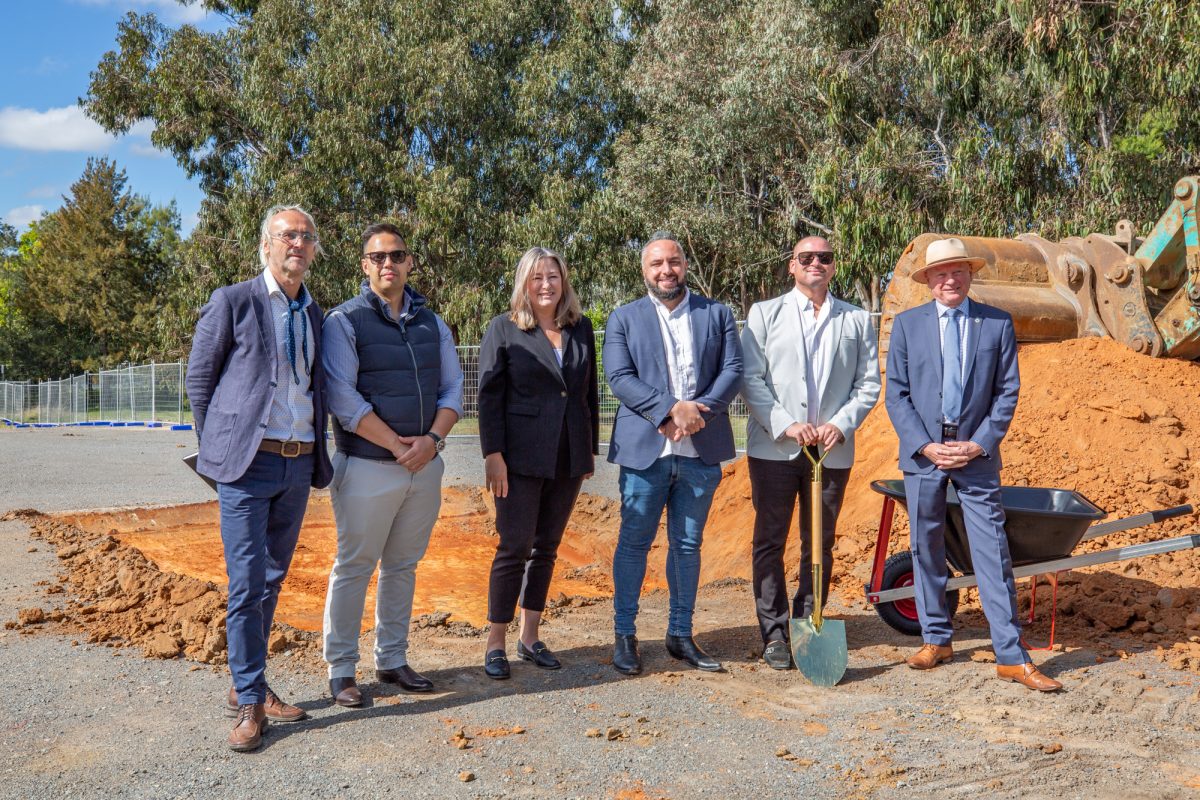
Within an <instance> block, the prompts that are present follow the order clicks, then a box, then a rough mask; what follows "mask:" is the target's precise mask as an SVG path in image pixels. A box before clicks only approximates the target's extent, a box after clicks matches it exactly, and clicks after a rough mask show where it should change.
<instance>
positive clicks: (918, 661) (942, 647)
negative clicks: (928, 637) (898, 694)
mask: <svg viewBox="0 0 1200 800" xmlns="http://www.w3.org/2000/svg"><path fill="white" fill-rule="evenodd" d="M953 658H954V648H953V647H951V646H950V645H948V644H929V643H928V642H926V643H925V644H923V645H921V649H920V650H918V651H917V652H915V653H913V654H912V655H911V656H909V657H908V658H906V659H904V663H905V664H908V665H909V666H910V667H912V668H913V669H933V668H934V667H936V666H937V665H938V664H941V663H944V662H946V661H950V660H952V659H953Z"/></svg>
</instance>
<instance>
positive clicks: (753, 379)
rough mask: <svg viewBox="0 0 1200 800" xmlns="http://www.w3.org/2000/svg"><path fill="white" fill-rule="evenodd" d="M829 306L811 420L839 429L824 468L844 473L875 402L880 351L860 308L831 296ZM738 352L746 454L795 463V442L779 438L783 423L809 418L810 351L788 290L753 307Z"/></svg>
mask: <svg viewBox="0 0 1200 800" xmlns="http://www.w3.org/2000/svg"><path fill="white" fill-rule="evenodd" d="M830 303H831V306H830V309H829V322H828V326H829V327H828V329H827V330H826V332H825V335H826V336H829V337H830V338H831V339H832V340H833V363H832V364H831V365H830V369H829V374H828V377H827V378H826V381H825V383H823V384H822V385H821V386H819V387H818V389H819V394H820V399H821V405H820V408H819V409H818V412H817V420H818V422H819V423H826V422H828V423H831V424H833V425H835V426H837V428H838V430H840V431H841V432H842V434H843V435H844V436H845V437H846V441H845V443H844V444H842V445H840V446H838V447H835V448H834V449H833V450H831V451H830V452H829V455H828V456H827V457H826V459H825V465H826V466H828V467H832V468H835V469H839V468H841V469H846V468H849V467H850V466H852V465H853V464H854V432H855V431H856V430H858V426H860V425H862V422H863V420H864V419H866V418H867V413H868V412H870V410H871V409H872V408H874V407H875V401H876V400H878V399H879V390H880V384H879V351H878V347H877V346H876V343H875V340H876V334H875V328H874V327H873V326H872V325H871V316H870V315H869V314H868V313H867V312H866V311H864V310H863V309H861V308H859V307H858V306H855V305H851V304H850V303H846V302H843V301H841V300H838V299H837V298H836V297H830ZM742 354H743V356H742V357H743V360H744V362H745V367H746V372H745V375H744V376H743V377H742V397H744V398H745V400H746V405H747V406H748V407H749V408H750V419H749V421H748V422H747V423H746V454H747V455H750V456H753V457H754V458H763V459H768V460H772V461H784V460H789V459H793V458H796V457H797V456H798V455H800V447H799V446H798V445H797V444H796V442H795V440H794V439H788V438H781V437H783V432H784V431H785V430H787V428H788V426H789V425H791V424H792V423H794V422H804V421H806V420H807V419H808V389H807V384H806V380H805V376H806V375H807V374H808V370H809V363H808V353H807V351H806V350H805V347H804V335H803V333H802V331H801V328H800V309H799V307H798V305H797V303H796V296H795V293H794V292H790V291H789V292H787V293H786V294H784V295H782V296H780V297H776V298H773V299H771V300H764V301H763V302H761V303H755V304H754V305H753V306H751V308H750V314H749V316H748V317H747V318H746V327H745V328H744V329H743V330H742Z"/></svg>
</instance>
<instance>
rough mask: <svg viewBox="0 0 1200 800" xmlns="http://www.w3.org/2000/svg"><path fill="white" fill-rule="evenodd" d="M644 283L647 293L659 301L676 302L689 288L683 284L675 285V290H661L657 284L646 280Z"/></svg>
mask: <svg viewBox="0 0 1200 800" xmlns="http://www.w3.org/2000/svg"><path fill="white" fill-rule="evenodd" d="M643 283H645V284H646V291H648V292H649V293H650V294H652V295H654V296H655V297H657V298H658V299H659V300H674V299H675V298H677V297H679V296H680V295H681V294H683V290H684V289H686V288H687V286H686V285H685V284H683V283H682V282H681V283H677V284H675V288H674V289H660V288H658V285H657V284H655V283H652V282H650V281H648V280H645V279H643Z"/></svg>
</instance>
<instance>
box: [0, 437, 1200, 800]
mask: <svg viewBox="0 0 1200 800" xmlns="http://www.w3.org/2000/svg"><path fill="white" fill-rule="evenodd" d="M67 433H68V432H64V431H61V430H33V431H30V430H25V431H11V430H9V431H5V430H0V513H2V512H3V511H5V510H8V509H10V508H26V507H35V508H40V509H42V510H64V509H85V508H97V507H111V506H123V505H142V504H148V503H153V504H160V503H178V502H189V501H196V500H204V499H207V498H209V497H210V495H209V494H208V489H207V488H206V487H204V486H203V484H201V483H200V482H199V481H198V480H196V479H195V478H194V477H193V476H191V475H190V474H188V473H187V472H186V471H185V468H183V467H182V466H181V465H179V464H178V463H177V461H178V458H179V457H180V456H181V455H183V454H184V453H185V452H187V451H188V448H189V447H191V446H192V444H193V440H192V439H191V434H172V433H170V432H164V431H119V430H108V431H101V430H93V431H87V432H86V433H85V432H74V433H73V434H72V435H70V436H68V435H67ZM476 447H477V445H476V444H475V443H474V442H473V441H470V440H468V441H465V442H464V441H456V442H455V443H454V444H453V445H452V446H451V448H450V450H449V451H448V455H447V464H448V466H449V467H450V473H451V474H452V475H453V478H452V480H455V481H457V482H463V483H469V484H477V483H478V477H479V475H480V468H479V464H478V456H477V455H475V454H476V453H477V450H476V449H475V448H476ZM592 484H593V485H589V486H588V487H587V490H588V491H592V492H596V493H599V492H601V491H604V490H605V489H604V487H605V486H609V485H611V486H615V480H613V478H612V475H611V474H608V475H607V476H605V475H601V476H599V477H598V478H597V479H594V480H593V482H592ZM57 570H58V566H57V559H56V558H55V557H54V555H53V553H52V552H50V551H49V548H48V547H47V546H46V545H45V544H44V543H41V542H38V541H35V540H32V539H31V538H30V536H29V534H28V531H27V529H26V527H25V525H24V524H22V523H19V522H0V620H11V619H13V618H14V617H15V616H16V613H17V611H18V610H19V609H21V608H25V607H28V606H31V605H38V606H42V607H49V606H50V605H52V603H53V602H54V601H56V600H57V601H58V602H61V600H62V598H63V595H61V594H60V595H52V596H50V597H49V598H48V597H47V596H46V595H45V594H44V585H42V583H43V582H46V581H50V580H52V579H53V577H54V575H55V574H56V572H57ZM665 601H666V598H665V595H664V594H663V593H655V594H651V595H649V596H647V597H646V598H645V599H644V605H643V609H644V610H643V614H642V617H641V624H642V626H643V633H642V638H643V651H644V653H645V657H646V666H647V669H646V674H644V675H642V676H640V677H638V678H634V679H626V678H621V677H620V676H617V675H616V673H614V672H613V670H612V669H611V667H609V666H607V665H606V664H605V663H604V662H605V660H606V658H607V657H608V655H609V654H610V643H611V640H610V637H609V633H608V631H609V625H610V622H609V610H608V609H607V607H606V605H605V604H603V603H602V604H598V605H595V606H590V607H585V608H582V609H579V610H573V611H571V612H570V613H568V614H565V615H563V616H561V617H558V618H554V619H552V620H550V621H549V622H548V623H547V626H546V630H545V632H546V638H547V639H548V640H551V638H552V637H553V638H552V641H553V643H554V644H553V646H555V647H556V649H558V651H559V653H560V655H561V656H562V657H563V661H564V663H565V665H566V666H565V667H564V669H563V670H561V671H560V672H557V673H542V672H538V671H537V670H535V669H534V668H533V667H531V666H530V665H527V664H522V663H519V662H516V661H514V662H513V671H514V678H513V680H511V681H509V682H507V683H495V682H490V681H487V680H486V679H485V678H483V677H482V675H481V671H480V669H479V666H478V662H479V657H480V655H481V653H480V651H481V650H482V642H481V641H477V640H473V639H465V640H464V639H455V638H453V637H450V636H433V635H425V634H422V635H420V636H418V637H417V638H416V639H415V641H414V656H413V658H414V666H416V667H417V668H418V669H420V670H422V671H423V672H425V673H426V674H428V675H429V676H430V677H431V678H433V679H434V681H435V682H436V684H437V686H438V687H439V690H440V693H439V694H434V695H425V696H411V695H404V694H398V693H396V692H394V691H390V690H383V691H381V690H380V689H378V688H377V687H375V686H372V685H371V681H370V674H369V671H368V673H367V675H366V676H363V675H362V674H360V678H363V679H364V682H365V683H366V685H367V686H368V689H369V690H371V691H373V692H374V693H375V694H376V699H375V701H374V704H373V705H372V706H371V707H369V708H366V709H363V710H360V711H350V710H345V709H337V708H334V707H332V706H330V705H329V702H328V698H327V696H326V695H325V686H324V681H323V680H322V677H321V676H320V675H316V674H314V673H312V672H311V671H306V670H304V669H298V668H295V667H292V666H290V665H289V663H288V659H287V658H286V657H275V658H273V659H272V661H271V665H270V674H271V676H272V684H273V686H274V688H275V689H276V690H277V691H279V693H280V694H281V695H283V696H285V697H286V698H288V699H291V700H293V701H294V702H298V703H300V704H301V705H303V706H304V707H306V708H307V709H308V710H309V712H310V714H311V715H312V719H311V720H309V721H307V722H304V723H299V724H295V725H291V726H282V725H280V726H274V727H272V728H271V730H270V732H269V734H268V738H267V745H266V746H265V747H264V748H263V749H262V750H261V751H260V752H258V753H256V754H249V755H239V754H235V753H232V752H230V751H228V750H227V749H226V747H225V744H224V742H225V736H226V733H227V730H228V724H229V723H228V722H227V721H226V720H225V719H224V718H223V717H222V716H221V714H220V711H219V704H220V702H221V700H222V697H223V693H224V690H225V689H226V687H227V686H228V677H227V675H226V674H225V673H224V671H223V670H217V669H212V668H209V667H204V666H200V665H195V664H192V663H190V662H187V661H183V660H173V661H150V660H146V659H143V658H142V657H140V655H138V654H137V652H136V651H135V650H132V649H131V650H111V649H108V648H106V647H102V646H95V645H88V644H86V643H84V641H83V640H84V637H82V636H79V635H58V634H53V633H38V634H33V635H26V634H24V633H22V632H21V631H20V630H7V629H5V630H0V694H2V696H3V697H4V702H3V704H2V706H0V797H2V798H62V797H87V798H92V797H103V798H223V797H263V798H271V797H317V798H327V797H328V798H334V797H347V798H360V797H361V798H367V797H379V796H387V797H401V798H500V797H512V798H524V797H528V798H534V797H537V798H546V797H551V798H559V797H565V798H569V797H579V798H638V797H668V798H677V799H678V798H756V799H762V800H766V799H767V798H796V797H804V798H842V797H880V798H910V797H912V796H913V794H914V793H919V794H922V795H923V794H926V793H929V794H933V795H936V796H938V797H946V798H972V799H973V798H976V797H979V796H988V797H1001V798H1006V797H1012V798H1018V797H1019V798H1022V800H1030V799H1031V798H1055V800H1061V799H1062V798H1075V797H1089V798H1104V797H1117V796H1120V797H1127V798H1141V797H1146V798H1162V797H1171V798H1173V797H1186V796H1189V794H1190V793H1191V792H1192V791H1193V789H1194V788H1195V787H1200V759H1198V757H1197V755H1196V754H1197V753H1198V752H1200V730H1198V727H1197V725H1198V724H1200V720H1198V719H1197V716H1196V712H1195V708H1196V707H1197V705H1196V704H1197V700H1200V692H1198V691H1197V682H1196V681H1195V680H1194V676H1192V675H1190V674H1188V673H1180V672H1174V671H1171V670H1168V669H1166V668H1165V667H1164V666H1163V665H1162V664H1161V663H1160V662H1159V661H1158V660H1156V659H1154V658H1153V656H1152V655H1150V654H1142V655H1139V656H1135V657H1134V658H1131V659H1129V660H1127V661H1126V660H1121V659H1106V658H1099V659H1098V657H1097V653H1096V652H1093V651H1091V650H1089V649H1087V648H1068V650H1067V651H1066V652H1060V653H1056V654H1049V655H1045V654H1039V656H1038V661H1039V663H1041V664H1042V666H1043V668H1044V669H1046V670H1047V671H1049V672H1050V673H1051V674H1055V675H1057V676H1059V677H1060V678H1061V679H1063V680H1064V682H1065V683H1066V684H1067V691H1066V692H1064V693H1063V694H1061V695H1058V696H1051V697H1040V696H1034V695H1032V693H1029V692H1027V691H1026V690H1024V689H1022V688H1020V687H1017V686H1014V685H1012V684H1003V683H1000V682H998V681H996V680H995V679H994V678H992V677H991V667H990V666H989V665H987V664H982V663H974V662H973V661H972V660H971V658H970V657H969V655H970V654H971V653H973V652H976V651H983V650H986V644H987V643H986V638H985V636H986V631H985V630H983V629H981V628H980V627H978V626H976V627H973V628H972V627H970V626H966V627H964V628H963V629H962V630H960V634H959V637H958V640H957V641H956V646H957V647H958V648H959V652H960V655H959V657H958V659H957V660H956V661H955V662H954V663H953V664H950V665H948V666H946V667H942V668H939V669H938V670H934V671H932V672H931V673H916V672H913V671H911V670H907V669H904V668H903V667H902V666H899V664H898V662H899V660H900V659H901V658H902V656H903V655H904V654H905V653H906V652H908V651H909V649H910V648H911V646H912V642H911V641H910V640H908V639H905V638H904V637H900V636H899V635H898V634H895V633H894V632H892V631H890V629H888V628H886V627H885V626H884V625H883V624H882V623H881V622H880V621H879V620H878V618H877V617H876V616H875V615H874V614H873V613H871V612H868V611H866V610H864V609H862V608H861V607H858V606H855V607H853V608H840V609H838V608H835V609H834V610H835V611H841V612H842V614H843V616H844V617H845V618H846V619H847V628H848V631H849V638H850V642H849V644H850V651H851V661H850V670H849V672H848V673H847V676H846V679H845V680H844V681H843V683H842V684H841V685H840V686H838V687H836V688H834V689H831V690H821V689H817V688H814V687H812V686H810V685H809V684H807V682H806V681H805V680H804V679H803V678H802V677H801V676H799V675H798V674H797V673H796V672H787V673H774V672H772V671H770V670H767V669H765V668H763V667H762V665H761V664H760V663H759V662H758V661H757V658H756V653H755V650H756V646H757V642H756V639H757V634H756V632H755V629H754V617H753V601H752V598H751V596H750V592H749V589H748V587H745V586H735V587H726V588H720V589H717V588H709V589H703V590H702V591H701V595H700V600H699V605H698V610H697V617H696V625H697V630H698V632H699V634H698V638H699V640H700V641H701V643H702V644H703V645H705V646H706V647H708V648H709V649H710V650H712V651H713V652H714V653H716V654H717V655H719V656H720V657H721V658H722V659H723V660H724V661H725V663H726V664H727V666H728V667H729V671H728V672H725V673H722V674H715V675H707V674H701V673H697V672H694V671H690V670H679V669H678V665H677V663H676V662H673V661H671V660H670V659H668V658H667V657H666V656H665V655H664V653H663V652H662V645H661V635H662V627H663V624H664V621H665V617H666V609H665V606H666V602H665ZM76 642H78V644H76ZM1098 661H1099V662H1103V663H1098ZM513 725H520V726H522V727H523V728H524V729H525V731H526V732H525V733H521V734H516V735H506V736H498V735H489V733H495V732H496V729H511V727H512V726H513ZM459 728H465V729H466V730H467V732H468V733H469V734H470V735H471V736H473V737H474V738H473V740H472V741H471V746H470V747H469V748H467V749H463V750H460V749H457V748H455V747H453V746H452V745H451V744H450V743H449V741H450V739H451V737H452V735H453V733H454V732H455V731H456V730H458V729H459ZM593 728H594V729H598V730H599V731H601V732H606V731H607V730H608V729H609V728H614V729H616V730H617V734H616V736H617V738H615V739H613V740H611V741H610V740H609V739H608V738H607V736H601V737H599V738H593V737H589V736H588V735H587V732H588V730H589V729H593ZM1052 745H1059V746H1060V748H1061V749H1059V750H1054V748H1053V746H1052ZM465 772H469V773H471V774H473V776H474V779H473V780H471V781H469V782H464V781H462V780H460V774H461V773H465ZM1189 786H1191V787H1193V788H1192V789H1190V788H1188V787H1189Z"/></svg>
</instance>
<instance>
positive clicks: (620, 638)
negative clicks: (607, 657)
mask: <svg viewBox="0 0 1200 800" xmlns="http://www.w3.org/2000/svg"><path fill="white" fill-rule="evenodd" d="M612 665H613V669H615V670H616V671H617V672H620V673H621V674H622V675H637V674H638V673H640V672H641V671H642V655H641V653H639V652H638V640H637V637H636V636H634V635H632V634H630V635H628V636H625V635H622V634H619V633H618V634H617V637H616V641H615V642H614V643H613V661H612Z"/></svg>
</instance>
